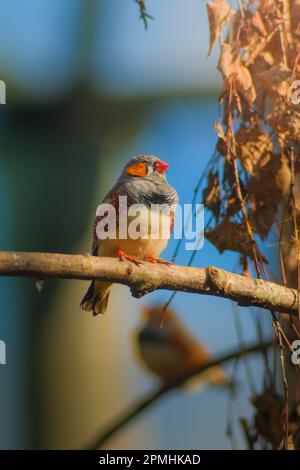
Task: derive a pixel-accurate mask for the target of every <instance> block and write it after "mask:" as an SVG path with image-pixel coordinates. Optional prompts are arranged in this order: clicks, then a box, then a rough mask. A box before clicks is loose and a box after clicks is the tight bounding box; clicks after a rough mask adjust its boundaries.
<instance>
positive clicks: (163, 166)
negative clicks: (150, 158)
mask: <svg viewBox="0 0 300 470" xmlns="http://www.w3.org/2000/svg"><path fill="white" fill-rule="evenodd" d="M168 168H169V165H168V163H166V162H163V161H162V160H158V161H157V162H156V165H155V170H156V171H157V172H158V173H165V171H166V170H167V169H168Z"/></svg>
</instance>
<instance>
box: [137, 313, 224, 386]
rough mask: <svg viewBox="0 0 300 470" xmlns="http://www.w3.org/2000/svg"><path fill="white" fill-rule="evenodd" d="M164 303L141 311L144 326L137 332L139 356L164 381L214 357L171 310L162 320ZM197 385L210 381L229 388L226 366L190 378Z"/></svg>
mask: <svg viewBox="0 0 300 470" xmlns="http://www.w3.org/2000/svg"><path fill="white" fill-rule="evenodd" d="M162 315H163V313H162V306H160V305H157V306H151V307H148V308H145V309H144V310H143V311H142V316H143V318H144V321H145V323H144V325H143V327H142V328H141V329H140V330H139V331H138V333H137V344H138V350H139V354H140V357H141V359H142V361H143V363H144V364H145V365H146V366H147V368H148V369H149V370H150V371H151V372H152V373H154V374H155V375H156V376H158V377H159V378H160V379H161V381H162V382H163V383H165V384H168V383H172V382H173V381H174V380H176V379H178V378H180V377H182V376H184V375H185V374H187V373H188V372H189V371H192V370H194V369H196V368H197V367H200V366H201V365H203V364H206V363H207V362H208V361H210V360H212V355H211V354H210V352H209V351H208V349H207V348H206V346H204V345H203V344H202V343H200V341H198V340H197V339H195V338H194V337H193V336H192V335H191V334H190V333H189V332H188V331H187V330H186V329H185V328H184V326H183V325H182V323H181V322H180V321H179V319H178V318H177V317H176V315H175V313H173V312H171V311H170V310H168V311H167V312H166V313H165V314H164V315H165V316H164V319H163V324H161V320H162ZM191 382H193V385H194V384H197V385H200V384H201V385H204V384H205V383H209V384H210V385H214V386H217V387H222V386H223V387H229V386H230V381H229V380H228V377H227V375H226V373H225V371H224V370H223V369H221V368H220V367H217V366H215V367H212V368H210V369H207V370H206V371H204V372H203V373H202V374H201V375H199V376H197V375H196V376H195V377H193V378H192V379H191V381H190V383H191Z"/></svg>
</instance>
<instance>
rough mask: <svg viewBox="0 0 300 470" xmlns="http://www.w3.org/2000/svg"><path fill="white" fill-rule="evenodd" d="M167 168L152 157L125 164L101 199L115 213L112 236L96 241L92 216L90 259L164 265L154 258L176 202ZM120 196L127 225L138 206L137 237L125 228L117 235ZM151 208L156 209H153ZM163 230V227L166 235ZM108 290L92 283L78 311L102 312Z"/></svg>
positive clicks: (169, 229)
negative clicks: (167, 175) (125, 201)
mask: <svg viewBox="0 0 300 470" xmlns="http://www.w3.org/2000/svg"><path fill="white" fill-rule="evenodd" d="M168 167H169V165H168V164H167V163H165V162H163V161H162V160H160V159H159V158H158V157H155V156H153V155H137V156H135V157H133V158H131V160H130V161H129V162H128V163H127V164H126V165H125V167H124V168H123V171H122V173H121V175H120V177H119V179H118V181H117V183H116V184H115V185H114V186H113V188H112V189H111V190H110V191H109V193H108V194H107V195H106V196H105V198H104V200H103V203H104V204H111V205H112V206H113V207H114V209H115V211H116V215H117V217H116V221H117V226H116V236H115V237H108V238H105V239H99V237H98V236H97V226H98V224H99V223H100V222H101V220H102V219H103V217H96V220H95V223H94V242H93V248H92V254H93V255H94V256H109V257H119V258H120V259H122V260H123V259H128V260H130V261H133V262H135V263H136V264H138V263H139V260H147V261H151V262H158V263H162V262H164V261H163V260H162V259H161V258H158V257H159V255H160V253H161V252H162V251H163V250H164V249H165V248H166V246H167V244H168V241H169V238H170V235H171V232H172V229H173V225H174V211H175V207H176V204H177V202H178V196H177V193H176V191H175V189H174V188H172V186H170V184H169V183H168V181H167V179H166V175H165V172H166V170H167V168H168ZM124 196H126V198H127V207H126V217H127V221H126V222H128V224H130V222H132V221H134V219H135V218H136V217H137V216H136V215H128V214H129V213H130V208H133V207H134V205H136V204H138V205H139V206H140V211H139V220H140V221H141V223H140V226H141V227H140V232H139V233H138V234H137V236H136V234H134V236H133V235H132V233H131V232H130V230H129V228H128V227H127V228H126V234H125V236H124V234H123V235H122V237H121V236H120V234H119V230H118V229H119V228H120V224H119V222H120V220H121V218H120V217H121V213H120V212H121V206H120V200H121V199H120V198H121V197H124ZM103 203H102V204H103ZM153 205H156V206H155V207H154V208H153ZM157 208H158V209H157ZM122 210H123V209H122ZM127 210H128V212H127ZM122 220H123V219H122ZM164 227H167V234H166V233H165V230H164ZM111 287H112V284H111V283H110V282H104V281H96V282H94V281H93V282H92V283H91V284H90V287H89V289H88V291H87V293H86V295H85V296H84V298H83V300H82V302H81V304H80V306H81V308H82V309H83V310H88V311H92V312H93V314H94V315H97V314H99V313H105V310H106V308H107V302H108V298H109V293H110V290H111Z"/></svg>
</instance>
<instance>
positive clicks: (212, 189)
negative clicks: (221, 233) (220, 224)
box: [203, 171, 221, 217]
mask: <svg viewBox="0 0 300 470" xmlns="http://www.w3.org/2000/svg"><path fill="white" fill-rule="evenodd" d="M203 201H204V204H205V206H206V207H207V208H208V209H209V210H211V211H212V212H213V213H214V215H215V216H216V217H219V215H220V209H221V201H220V184H219V177H218V173H217V172H213V171H211V172H210V173H209V175H208V182H207V187H206V188H205V189H204V191H203Z"/></svg>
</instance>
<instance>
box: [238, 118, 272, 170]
mask: <svg viewBox="0 0 300 470" xmlns="http://www.w3.org/2000/svg"><path fill="white" fill-rule="evenodd" d="M235 139H236V144H237V147H236V152H237V156H238V157H239V159H240V161H241V163H242V165H243V167H244V168H245V170H246V171H247V172H248V173H250V174H251V175H254V174H255V170H256V168H257V166H258V163H259V162H260V160H261V159H262V157H263V155H264V154H265V153H266V152H270V151H271V150H272V145H273V144H272V141H271V140H270V137H269V135H268V134H267V133H265V132H261V131H260V130H259V128H258V127H245V126H243V125H242V126H240V128H239V129H238V131H237V132H236V134H235Z"/></svg>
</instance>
